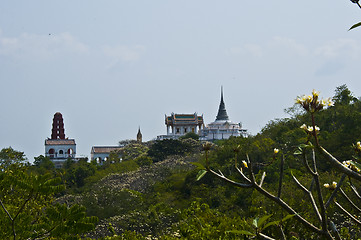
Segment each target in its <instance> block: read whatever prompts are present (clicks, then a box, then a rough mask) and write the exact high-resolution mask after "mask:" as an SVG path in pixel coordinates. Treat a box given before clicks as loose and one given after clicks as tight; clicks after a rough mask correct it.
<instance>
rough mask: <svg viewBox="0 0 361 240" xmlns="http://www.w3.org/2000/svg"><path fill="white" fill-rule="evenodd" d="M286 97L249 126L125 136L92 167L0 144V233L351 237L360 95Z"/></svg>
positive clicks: (359, 199)
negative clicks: (209, 138)
mask: <svg viewBox="0 0 361 240" xmlns="http://www.w3.org/2000/svg"><path fill="white" fill-rule="evenodd" d="M297 99H298V100H297V103H296V104H295V105H294V106H291V107H290V108H289V109H287V112H288V113H289V114H290V115H289V118H285V119H276V120H272V121H270V122H269V123H268V124H267V126H265V127H264V128H263V129H262V131H261V132H260V133H259V134H257V135H255V136H249V137H247V138H243V137H232V138H230V139H228V140H222V141H218V142H214V143H201V142H199V141H198V140H197V136H194V135H192V134H188V135H186V136H184V137H182V139H179V140H163V141H155V142H148V143H130V144H128V145H127V146H126V147H125V148H124V149H123V150H122V152H114V153H112V154H111V156H110V158H109V159H108V161H107V162H105V163H104V164H103V165H98V164H97V163H96V162H89V161H88V160H87V159H83V160H81V161H79V162H72V161H71V160H68V161H67V162H66V163H65V164H64V166H63V168H61V169H55V168H54V165H53V164H52V162H51V161H50V160H49V159H48V158H46V157H44V156H39V157H37V158H35V161H34V164H33V165H30V164H28V163H27V161H26V159H25V156H24V153H22V152H20V151H17V150H14V149H12V148H11V147H9V148H5V149H2V150H1V152H0V189H1V191H0V204H1V206H0V207H1V208H0V209H1V210H0V226H1V231H0V239H80V238H84V239H251V238H256V239H360V238H361V221H360V220H359V219H360V217H361V210H360V208H361V204H360V203H361V196H360V190H361V186H360V180H361V175H360V169H361V167H360V166H361V165H360V163H359V156H360V153H361V144H360V141H361V101H360V100H359V99H358V98H356V97H354V96H353V94H352V93H351V91H350V90H349V89H348V88H347V87H346V86H345V85H343V86H340V87H338V88H336V90H335V95H334V96H333V97H332V99H324V100H321V98H320V97H319V93H318V92H316V91H313V92H312V94H311V95H306V96H300V97H298V98H297ZM326 150H327V151H326ZM331 154H332V155H331ZM120 156H122V161H120ZM347 160H349V161H347Z"/></svg>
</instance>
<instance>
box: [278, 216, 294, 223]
mask: <svg viewBox="0 0 361 240" xmlns="http://www.w3.org/2000/svg"><path fill="white" fill-rule="evenodd" d="M294 216H295V214H290V215H287V216H286V217H284V218H282V220H281V222H284V221H286V220H288V219H290V218H292V217H294Z"/></svg>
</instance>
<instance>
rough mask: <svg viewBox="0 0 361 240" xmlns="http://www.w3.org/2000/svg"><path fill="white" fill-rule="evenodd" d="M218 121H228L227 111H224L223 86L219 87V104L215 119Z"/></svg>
mask: <svg viewBox="0 0 361 240" xmlns="http://www.w3.org/2000/svg"><path fill="white" fill-rule="evenodd" d="M218 120H229V118H228V115H227V111H226V106H225V104H224V101H223V86H221V103H220V104H219V108H218V114H217V117H216V121H218Z"/></svg>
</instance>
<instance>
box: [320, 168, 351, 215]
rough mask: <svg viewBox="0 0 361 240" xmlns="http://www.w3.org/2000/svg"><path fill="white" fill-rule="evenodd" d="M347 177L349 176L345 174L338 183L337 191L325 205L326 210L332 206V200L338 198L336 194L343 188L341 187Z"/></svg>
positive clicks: (334, 191)
mask: <svg viewBox="0 0 361 240" xmlns="http://www.w3.org/2000/svg"><path fill="white" fill-rule="evenodd" d="M346 176H347V175H346V174H343V175H342V177H341V179H340V181H339V182H338V183H337V187H336V188H335V190H333V192H332V194H331V196H330V198H329V199H328V200H327V202H326V204H325V208H326V209H327V208H328V206H329V205H330V204H331V202H332V200H333V199H334V198H335V197H336V194H337V192H338V190H339V189H340V188H341V185H342V183H343V181H344V180H345V178H346Z"/></svg>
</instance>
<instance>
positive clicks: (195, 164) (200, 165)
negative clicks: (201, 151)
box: [191, 162, 206, 169]
mask: <svg viewBox="0 0 361 240" xmlns="http://www.w3.org/2000/svg"><path fill="white" fill-rule="evenodd" d="M191 164H193V165H194V166H197V167H198V168H200V169H206V168H205V167H204V166H203V164H202V163H199V162H191Z"/></svg>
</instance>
